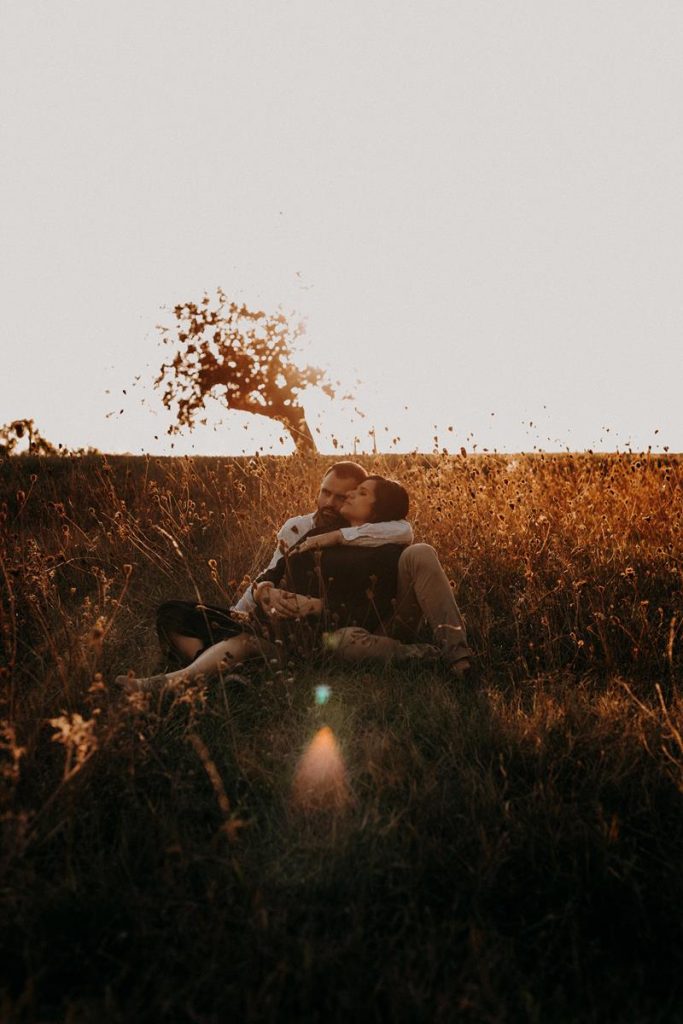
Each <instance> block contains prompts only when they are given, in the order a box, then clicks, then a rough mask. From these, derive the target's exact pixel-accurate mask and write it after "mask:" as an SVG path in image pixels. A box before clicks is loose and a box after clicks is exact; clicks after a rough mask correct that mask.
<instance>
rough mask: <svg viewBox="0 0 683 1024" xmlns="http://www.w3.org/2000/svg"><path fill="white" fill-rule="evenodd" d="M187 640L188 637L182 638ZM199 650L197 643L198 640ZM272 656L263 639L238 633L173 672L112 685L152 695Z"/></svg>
mask: <svg viewBox="0 0 683 1024" xmlns="http://www.w3.org/2000/svg"><path fill="white" fill-rule="evenodd" d="M185 639H190V638H185ZM198 643H199V646H200V647H201V641H198ZM275 653H276V648H275V647H274V645H273V644H271V643H269V641H267V640H261V639H260V638H259V637H255V636H252V635H251V634H250V633H240V634H239V635H238V636H232V637H230V639H229V640H221V641H220V642H219V643H217V644H213V646H212V647H209V648H208V649H207V650H206V651H204V652H203V653H202V654H200V655H199V657H198V658H195V660H194V661H193V662H192V663H191V664H190V665H188V666H187V667H186V668H181V669H178V670H177V671H176V672H167V673H162V674H160V675H156V676H144V677H140V678H134V677H132V676H117V677H116V682H117V684H118V685H120V686H123V688H124V689H125V690H126V691H127V692H135V691H142V692H154V691H156V690H158V689H161V688H162V687H164V686H170V687H173V686H177V685H179V684H181V683H186V682H191V681H192V680H193V679H195V678H196V677H197V676H208V675H211V674H212V673H214V672H216V671H218V670H219V669H225V670H226V671H228V672H229V671H231V670H232V669H234V668H236V667H237V666H238V665H241V664H242V663H243V662H245V661H247V660H248V659H249V658H254V657H257V656H258V655H262V656H264V657H269V656H270V655H274V654H275Z"/></svg>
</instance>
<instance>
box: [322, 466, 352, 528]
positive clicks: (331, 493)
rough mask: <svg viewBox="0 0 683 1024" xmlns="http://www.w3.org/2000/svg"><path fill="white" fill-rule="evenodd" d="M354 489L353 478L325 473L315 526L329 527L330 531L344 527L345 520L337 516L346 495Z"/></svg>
mask: <svg viewBox="0 0 683 1024" xmlns="http://www.w3.org/2000/svg"><path fill="white" fill-rule="evenodd" d="M356 487H357V483H356V481H355V480H354V479H353V477H349V476H337V474H336V473H327V474H326V475H325V476H324V477H323V481H322V483H321V485H320V492H319V494H318V500H317V505H318V511H317V513H316V516H315V519H316V525H317V526H329V528H330V530H336V529H338V528H339V526H344V524H345V522H346V520H345V519H344V517H343V516H341V515H340V514H339V510H340V508H341V507H342V505H343V504H344V502H345V500H346V495H347V494H348V493H349V492H350V491H353V490H354V489H355V488H356Z"/></svg>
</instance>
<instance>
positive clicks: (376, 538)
mask: <svg viewBox="0 0 683 1024" xmlns="http://www.w3.org/2000/svg"><path fill="white" fill-rule="evenodd" d="M314 525H315V512H308V513H307V514H306V515H303V516H292V518H291V519H288V520H287V522H286V523H284V524H283V525H282V526H281V527H280V529H279V530H278V532H277V545H276V547H275V550H274V551H273V557H272V558H271V560H270V562H269V563H268V565H267V566H266V570H265V571H267V570H268V569H272V568H273V566H274V565H277V563H278V561H279V559H280V558H281V557H282V548H283V546H284V549H285V551H287V550H288V549H289V548H291V547H293V545H294V544H296V543H297V541H299V540H301V538H302V537H305V536H306V534H307V533H310V531H311V530H312V529H313V527H314ZM340 532H341V535H342V538H343V543H344V544H353V545H355V546H357V547H361V548H378V547H381V545H382V544H404V545H407V544H412V543H413V528H412V526H411V525H410V523H409V522H408V520H407V519H396V520H394V521H392V522H388V523H363V525H362V526H344V527H342V529H341V531H340ZM233 607H234V609H235V611H237V612H253V611H254V609H255V608H256V602H255V601H254V598H253V597H252V596H251V587H248V588H247V589H246V590H245V591H244V593H243V594H242V596H241V597H240V599H239V601H237V603H236V604H234V605H233Z"/></svg>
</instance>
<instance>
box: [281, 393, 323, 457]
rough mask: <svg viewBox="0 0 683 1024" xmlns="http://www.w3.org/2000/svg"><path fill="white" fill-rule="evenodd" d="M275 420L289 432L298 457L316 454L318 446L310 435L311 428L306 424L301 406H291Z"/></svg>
mask: <svg viewBox="0 0 683 1024" xmlns="http://www.w3.org/2000/svg"><path fill="white" fill-rule="evenodd" d="M275 419H276V420H277V421H278V423H281V424H282V426H283V427H285V429H286V430H288V431H289V433H290V434H291V437H292V440H293V441H294V444H295V445H296V450H297V452H298V453H299V455H315V454H317V451H318V446H317V445H316V443H315V439H314V437H313V434H312V433H311V428H310V427H309V425H308V423H307V422H306V413H305V412H304V410H303V409H302V408H301V406H299V405H293V406H292V407H291V409H288V410H287V412H286V413H281V414H280V415H279V416H276V417H275Z"/></svg>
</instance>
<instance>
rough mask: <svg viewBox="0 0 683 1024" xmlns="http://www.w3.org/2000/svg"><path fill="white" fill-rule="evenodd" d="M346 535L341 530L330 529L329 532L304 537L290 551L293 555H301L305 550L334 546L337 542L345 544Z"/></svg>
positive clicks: (290, 554)
mask: <svg viewBox="0 0 683 1024" xmlns="http://www.w3.org/2000/svg"><path fill="white" fill-rule="evenodd" d="M343 542H344V537H343V534H342V532H341V530H329V531H328V532H327V533H318V534H316V535H315V537H304V539H303V540H302V541H300V542H299V543H298V544H297V545H296V546H295V547H293V548H292V549H291V550H290V552H289V556H290V558H291V557H292V556H293V555H301V554H303V553H304V552H305V551H318V550H320V549H321V548H332V547H335V545H337V544H343Z"/></svg>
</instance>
